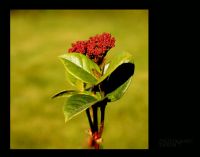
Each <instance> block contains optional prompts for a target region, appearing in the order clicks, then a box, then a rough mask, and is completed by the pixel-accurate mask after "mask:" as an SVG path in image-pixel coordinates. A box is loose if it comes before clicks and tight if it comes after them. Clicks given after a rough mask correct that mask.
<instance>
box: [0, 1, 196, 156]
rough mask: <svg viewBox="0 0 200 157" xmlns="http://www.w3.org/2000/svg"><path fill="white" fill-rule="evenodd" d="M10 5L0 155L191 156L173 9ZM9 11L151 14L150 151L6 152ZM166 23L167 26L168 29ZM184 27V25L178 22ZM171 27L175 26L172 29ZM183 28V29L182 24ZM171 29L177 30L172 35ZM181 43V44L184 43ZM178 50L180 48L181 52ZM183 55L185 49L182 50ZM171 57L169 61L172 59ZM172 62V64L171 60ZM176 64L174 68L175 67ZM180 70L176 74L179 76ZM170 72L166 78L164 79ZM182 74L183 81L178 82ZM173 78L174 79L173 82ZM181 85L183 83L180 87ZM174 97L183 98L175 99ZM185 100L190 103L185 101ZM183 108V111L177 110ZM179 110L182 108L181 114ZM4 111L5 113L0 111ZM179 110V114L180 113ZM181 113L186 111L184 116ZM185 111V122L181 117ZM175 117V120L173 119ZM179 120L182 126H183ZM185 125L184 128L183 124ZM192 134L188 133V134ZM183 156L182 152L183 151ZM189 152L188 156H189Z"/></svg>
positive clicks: (4, 14) (4, 30) (5, 18)
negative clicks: (142, 11) (135, 11)
mask: <svg viewBox="0 0 200 157" xmlns="http://www.w3.org/2000/svg"><path fill="white" fill-rule="evenodd" d="M8 3H9V4H4V5H3V3H2V4H1V6H3V9H1V10H0V11H1V12H0V14H1V15H0V16H1V18H0V19H1V23H2V24H1V25H0V27H1V34H3V35H1V36H0V38H1V47H2V48H1V50H2V52H3V53H2V56H1V57H2V60H1V64H2V65H1V66H0V69H1V74H2V75H3V76H4V77H2V78H1V79H2V80H1V87H3V89H2V94H1V96H2V98H3V100H4V101H2V102H3V103H1V104H2V106H1V114H0V116H1V117H0V120H1V126H2V128H1V130H0V132H1V137H0V140H1V141H0V142H1V143H0V154H2V156H20V157H21V156H27V155H28V156H34V157H35V156H45V155H47V154H50V155H55V156H66V155H69V156H70V154H72V155H75V156H77V155H79V154H80V156H88V155H89V156H110V155H111V156H112V155H119V156H121V155H122V156H123V155H126V156H127V155H128V154H130V156H132V155H146V154H152V153H153V154H154V153H155V152H156V153H158V154H160V153H161V152H162V153H167V151H168V150H177V149H178V150H179V148H184V150H190V149H191V148H193V144H194V134H193V125H192V123H190V122H191V121H192V120H193V119H192V118H193V117H192V116H190V115H188V114H192V110H191V109H188V108H186V106H184V105H183V104H184V101H183V100H182V98H183V97H184V96H185V97H186V96H187V95H186V94H184V92H183V91H180V90H184V88H182V86H181V85H182V84H181V83H183V82H184V81H185V80H186V79H188V77H186V76H185V75H184V76H185V77H186V78H185V80H184V79H183V77H182V74H185V69H183V70H182V69H181V70H180V68H181V65H180V62H181V63H183V61H182V59H185V58H183V57H180V56H181V54H180V53H179V52H180V49H178V48H177V46H176V45H175V43H177V42H178V41H177V40H180V41H183V40H181V39H180V38H178V36H179V35H181V33H180V31H178V32H179V34H177V29H178V28H179V23H178V22H177V17H178V18H179V17H180V16H178V15H177V14H175V9H176V7H173V8H170V5H171V4H166V6H165V7H166V8H165V7H164V5H163V4H160V3H159V2H157V1H156V2H154V3H153V2H149V1H142V0H135V1H134V3H131V4H130V1H129V2H127V1H122V2H121V3H117V2H115V1H107V2H104V3H102V1H95V2H88V3H86V2H85V1H82V2H81V1H78V2H74V3H76V4H72V5H71V4H69V2H67V3H66V2H63V3H62V2H61V3H54V2H52V1H48V3H43V4H39V3H38V2H37V1H22V0H20V1H12V2H8ZM11 9H148V10H149V149H148V150H145V149H144V150H136V149H132V150H120V149H116V150H106V149H105V150H77V149H76V150H69V149H67V150H64V149H52V150H48V149H46V150H44V149H41V150H39V149H32V150H31V149H26V150H23V149H10V105H9V104H10V81H9V80H10V55H9V52H10V39H9V37H10V31H9V30H10V10H11ZM166 21H167V22H169V23H166ZM181 22H183V21H181ZM171 23H173V25H170V24H171ZM181 24H183V23H181ZM174 27H175V29H176V30H174ZM183 43H184V42H183ZM179 48H180V47H179ZM182 52H184V49H183V50H182ZM172 56H173V57H172ZM169 58H170V59H169ZM180 60H181V61H180ZM177 63H178V66H177ZM177 70H178V72H177ZM169 71H170V74H169V73H168V72H169ZM180 74H181V76H180ZM172 76H173V77H172ZM180 80H182V81H180ZM178 93H179V94H180V93H181V94H180V95H181V96H180V95H178ZM187 100H188V99H187ZM180 104H181V106H180ZM181 107H182V108H181ZM2 109H3V110H2ZM180 109H181V111H182V112H180ZM183 110H184V111H183ZM186 111H187V112H188V114H187V115H188V116H187V117H185V113H186ZM177 112H178V114H177ZM181 120H182V121H181ZM183 121H184V122H183ZM188 128H190V129H188ZM182 150H183V149H182ZM190 152H191V151H190Z"/></svg>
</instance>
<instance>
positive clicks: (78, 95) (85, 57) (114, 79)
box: [53, 33, 135, 149]
mask: <svg viewBox="0 0 200 157" xmlns="http://www.w3.org/2000/svg"><path fill="white" fill-rule="evenodd" d="M113 47H115V38H114V37H112V36H111V34H110V33H103V34H100V35H96V36H93V37H90V38H89V39H88V40H84V41H77V42H75V43H72V47H71V48H69V49H68V52H67V53H66V54H63V55H61V56H59V58H60V59H61V61H62V63H63V64H64V67H65V69H66V75H67V80H68V82H69V83H70V84H71V85H73V86H74V87H76V90H66V91H62V92H60V93H58V94H56V95H54V96H53V98H56V97H66V101H65V104H64V116H65V122H67V121H69V120H70V119H72V118H73V117H75V116H76V115H78V114H80V113H82V112H83V111H85V112H86V115H87V118H88V122H89V125H90V130H89V133H90V139H89V143H88V145H89V148H95V149H100V148H101V146H102V133H103V128H104V118H105V108H106V105H107V104H109V103H110V102H113V101H116V100H118V99H120V98H121V97H122V96H123V95H124V93H125V92H126V91H127V88H128V86H129V85H130V82H131V79H132V76H133V74H134V69H135V65H134V62H133V57H132V55H131V54H130V53H128V52H119V53H115V55H113V56H110V57H106V55H107V53H109V50H110V49H111V48H113ZM98 112H100V113H101V114H100V117H98ZM98 123H100V124H98Z"/></svg>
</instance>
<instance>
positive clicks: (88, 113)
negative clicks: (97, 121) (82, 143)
mask: <svg viewBox="0 0 200 157" xmlns="http://www.w3.org/2000/svg"><path fill="white" fill-rule="evenodd" d="M86 114H87V118H88V121H89V124H90V129H91V131H92V133H93V132H94V127H93V124H92V119H91V116H90V110H89V108H87V109H86Z"/></svg>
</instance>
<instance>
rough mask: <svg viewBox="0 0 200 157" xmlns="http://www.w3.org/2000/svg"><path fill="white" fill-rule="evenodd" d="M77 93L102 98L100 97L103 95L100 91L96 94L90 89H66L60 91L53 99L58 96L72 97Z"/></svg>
mask: <svg viewBox="0 0 200 157" xmlns="http://www.w3.org/2000/svg"><path fill="white" fill-rule="evenodd" d="M75 94H86V95H91V96H94V97H96V98H98V99H101V97H100V96H101V95H100V94H99V93H98V92H97V93H96V94H94V93H92V92H90V91H77V90H65V91H62V92H59V93H57V94H55V95H54V96H53V97H52V99H54V98H58V97H70V96H72V95H75Z"/></svg>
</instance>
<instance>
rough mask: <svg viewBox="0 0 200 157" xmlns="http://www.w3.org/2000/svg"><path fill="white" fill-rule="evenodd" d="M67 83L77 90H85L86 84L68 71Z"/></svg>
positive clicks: (66, 72)
mask: <svg viewBox="0 0 200 157" xmlns="http://www.w3.org/2000/svg"><path fill="white" fill-rule="evenodd" d="M65 74H66V79H67V81H68V82H69V83H70V84H71V85H72V86H75V87H76V88H77V89H79V90H81V91H83V90H84V83H83V81H81V80H79V79H77V78H76V77H75V76H73V75H72V74H70V73H69V72H68V71H67V70H66V71H65Z"/></svg>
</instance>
